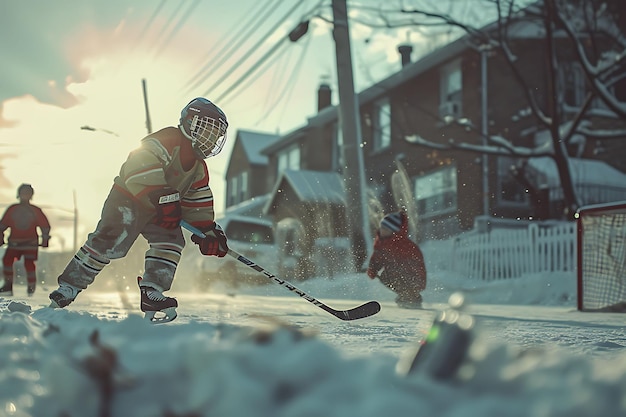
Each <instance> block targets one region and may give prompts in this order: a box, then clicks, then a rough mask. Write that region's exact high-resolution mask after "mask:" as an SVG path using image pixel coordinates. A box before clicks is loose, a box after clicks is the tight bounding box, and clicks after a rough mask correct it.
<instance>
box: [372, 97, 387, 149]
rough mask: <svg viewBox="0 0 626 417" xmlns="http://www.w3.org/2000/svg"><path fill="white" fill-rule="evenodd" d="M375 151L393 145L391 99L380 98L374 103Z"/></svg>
mask: <svg viewBox="0 0 626 417" xmlns="http://www.w3.org/2000/svg"><path fill="white" fill-rule="evenodd" d="M374 108H375V113H374V115H375V117H374V126H373V127H374V135H373V138H374V144H373V150H374V152H376V151H379V150H381V149H385V148H388V147H389V146H390V145H391V105H390V104H389V99H388V98H384V99H382V100H379V101H377V102H376V104H375V105H374Z"/></svg>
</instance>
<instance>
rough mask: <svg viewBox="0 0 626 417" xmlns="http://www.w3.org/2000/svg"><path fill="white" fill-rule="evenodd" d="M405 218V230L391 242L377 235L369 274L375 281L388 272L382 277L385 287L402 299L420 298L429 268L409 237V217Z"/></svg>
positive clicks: (403, 227) (390, 239)
mask: <svg viewBox="0 0 626 417" xmlns="http://www.w3.org/2000/svg"><path fill="white" fill-rule="evenodd" d="M401 214H402V226H401V228H400V230H399V231H398V232H395V233H394V234H393V235H391V236H389V237H387V238H382V237H381V236H380V231H378V232H376V238H375V240H374V252H373V253H372V256H371V257H370V261H369V267H368V270H367V274H368V276H369V277H370V278H375V277H376V276H377V274H378V272H379V271H380V270H381V269H383V268H384V270H383V272H382V273H381V275H380V280H381V282H382V283H383V284H385V285H387V286H388V287H390V288H391V289H392V290H394V291H395V292H396V293H398V294H399V295H401V294H404V295H416V294H419V293H420V292H421V291H423V290H424V289H426V265H425V264H424V255H423V254H422V251H421V250H420V248H419V246H418V245H417V244H415V243H414V242H413V241H411V240H410V239H409V237H408V233H409V232H408V224H409V222H408V218H407V216H406V213H404V212H401Z"/></svg>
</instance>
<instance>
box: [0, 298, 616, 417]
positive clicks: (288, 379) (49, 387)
mask: <svg viewBox="0 0 626 417" xmlns="http://www.w3.org/2000/svg"><path fill="white" fill-rule="evenodd" d="M0 306H2V307H1V308H0V352H2V355H0V388H1V389H0V415H2V416H20V417H22V416H44V415H48V416H60V415H63V416H81V417H91V416H94V417H95V416H133V417H143V416H146V417H147V416H165V415H169V416H182V415H185V416H217V415H221V416H230V417H238V416H241V417H243V416H246V417H248V416H255V417H259V416H268V417H269V416H272V417H280V416H325V417H347V416H354V415H359V416H363V417H367V416H372V417H374V416H376V417H378V416H380V415H393V416H415V415H417V414H419V415H437V416H462V415H463V416H464V415H472V416H479V415H491V416H501V415H507V416H556V417H558V416H563V417H577V416H581V417H582V416H585V417H586V416H590V415H615V416H616V415H624V414H625V413H626V401H625V400H624V399H625V398H626V352H624V353H622V354H618V355H616V356H614V357H613V358H611V359H606V358H589V357H581V356H578V355H571V354H569V353H564V352H562V351H550V350H539V349H529V350H524V351H520V350H514V349H511V348H509V347H507V346H505V345H497V344H496V345H493V344H492V345H488V344H485V343H484V342H482V341H480V340H476V341H474V344H473V345H472V347H471V349H470V355H469V358H468V359H467V360H466V363H465V365H463V366H462V367H461V369H460V371H459V374H458V377H457V378H455V379H445V380H436V379H433V378H431V377H429V376H428V375H425V374H423V373H414V374H409V375H407V376H404V375H402V374H400V373H398V372H397V371H396V363H395V361H394V359H393V358H391V357H385V356H382V357H373V356H372V357H364V358H351V359H347V358H345V357H344V356H342V355H341V354H340V352H339V351H337V350H335V349H333V348H331V347H330V346H329V345H328V344H327V343H324V342H323V341H321V340H319V339H318V338H316V337H313V336H308V335H307V334H305V333H304V332H302V331H299V330H297V329H294V328H289V327H284V326H283V327H275V328H273V329H252V328H245V327H237V326H229V325H224V324H220V325H217V326H216V325H211V324H208V323H197V322H189V323H185V324H182V325H174V324H171V325H158V326H155V325H151V324H149V323H147V322H146V321H144V320H143V319H141V318H140V317H138V316H134V315H131V316H129V317H128V318H126V319H124V320H122V321H107V320H100V319H98V318H96V317H94V316H92V315H90V314H87V313H83V312H77V311H71V310H51V309H47V308H41V309H38V310H35V311H34V312H32V313H31V314H28V313H29V308H28V306H26V307H24V305H19V303H12V304H9V303H7V302H4V303H3V302H2V300H1V299H0Z"/></svg>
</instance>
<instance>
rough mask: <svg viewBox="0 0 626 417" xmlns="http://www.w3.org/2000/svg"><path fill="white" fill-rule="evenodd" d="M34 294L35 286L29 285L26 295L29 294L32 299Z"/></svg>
mask: <svg viewBox="0 0 626 417" xmlns="http://www.w3.org/2000/svg"><path fill="white" fill-rule="evenodd" d="M34 293H35V285H33V284H28V287H27V288H26V294H28V296H29V297H32V296H33V294H34Z"/></svg>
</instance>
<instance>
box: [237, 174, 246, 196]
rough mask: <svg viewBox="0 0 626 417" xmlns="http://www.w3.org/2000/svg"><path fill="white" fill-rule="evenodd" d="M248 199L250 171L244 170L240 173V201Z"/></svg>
mask: <svg viewBox="0 0 626 417" xmlns="http://www.w3.org/2000/svg"><path fill="white" fill-rule="evenodd" d="M247 199H248V173H247V172H242V173H241V174H239V201H238V202H242V201H245V200H247Z"/></svg>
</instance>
